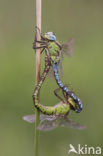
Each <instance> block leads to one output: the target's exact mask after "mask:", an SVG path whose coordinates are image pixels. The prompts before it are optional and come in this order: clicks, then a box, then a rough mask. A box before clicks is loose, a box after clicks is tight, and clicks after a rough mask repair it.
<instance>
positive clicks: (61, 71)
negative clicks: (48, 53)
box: [58, 51, 63, 76]
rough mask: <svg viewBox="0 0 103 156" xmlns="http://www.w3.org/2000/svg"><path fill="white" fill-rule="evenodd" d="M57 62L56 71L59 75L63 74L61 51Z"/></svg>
mask: <svg viewBox="0 0 103 156" xmlns="http://www.w3.org/2000/svg"><path fill="white" fill-rule="evenodd" d="M59 57H60V58H59V60H60V61H59V64H58V71H59V72H60V74H61V76H63V68H62V59H63V55H62V51H59Z"/></svg>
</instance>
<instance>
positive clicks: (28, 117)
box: [22, 114, 35, 123]
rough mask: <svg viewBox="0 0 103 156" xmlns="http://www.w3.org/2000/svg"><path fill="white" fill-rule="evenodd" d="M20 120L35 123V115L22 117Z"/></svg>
mask: <svg viewBox="0 0 103 156" xmlns="http://www.w3.org/2000/svg"><path fill="white" fill-rule="evenodd" d="M22 119H23V120H24V121H26V122H29V123H33V122H35V114H32V115H26V116H23V118H22Z"/></svg>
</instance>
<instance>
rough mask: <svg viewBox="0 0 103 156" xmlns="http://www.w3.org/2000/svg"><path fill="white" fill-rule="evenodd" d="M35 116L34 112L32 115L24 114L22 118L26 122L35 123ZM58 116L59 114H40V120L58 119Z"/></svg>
mask: <svg viewBox="0 0 103 156" xmlns="http://www.w3.org/2000/svg"><path fill="white" fill-rule="evenodd" d="M35 118H36V117H35V114H32V115H26V116H23V118H22V119H23V120H24V121H26V122H29V123H34V122H35ZM56 118H57V116H55V115H45V114H41V115H40V121H43V120H48V121H52V120H56Z"/></svg>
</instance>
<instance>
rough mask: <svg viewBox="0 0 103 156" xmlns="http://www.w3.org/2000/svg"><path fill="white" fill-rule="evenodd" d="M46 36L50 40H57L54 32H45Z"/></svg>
mask: <svg viewBox="0 0 103 156" xmlns="http://www.w3.org/2000/svg"><path fill="white" fill-rule="evenodd" d="M44 38H46V39H48V40H50V41H56V36H55V35H54V34H53V32H47V33H45V34H44Z"/></svg>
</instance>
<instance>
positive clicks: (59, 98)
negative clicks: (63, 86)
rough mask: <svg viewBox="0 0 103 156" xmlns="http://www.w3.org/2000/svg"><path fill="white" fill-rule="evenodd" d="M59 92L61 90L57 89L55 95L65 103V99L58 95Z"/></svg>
mask: <svg viewBox="0 0 103 156" xmlns="http://www.w3.org/2000/svg"><path fill="white" fill-rule="evenodd" d="M58 91H60V88H57V89H55V90H54V94H55V95H56V96H57V97H58V98H59V99H60V100H61V101H63V102H64V100H63V98H62V97H61V96H60V95H58V93H57V92H58Z"/></svg>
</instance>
